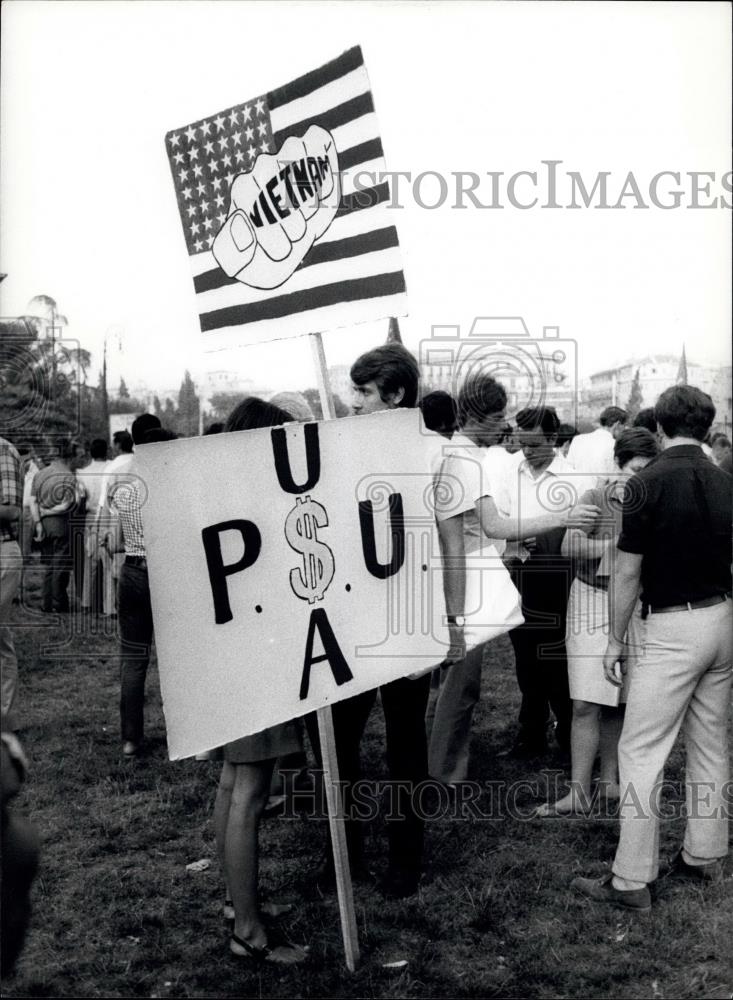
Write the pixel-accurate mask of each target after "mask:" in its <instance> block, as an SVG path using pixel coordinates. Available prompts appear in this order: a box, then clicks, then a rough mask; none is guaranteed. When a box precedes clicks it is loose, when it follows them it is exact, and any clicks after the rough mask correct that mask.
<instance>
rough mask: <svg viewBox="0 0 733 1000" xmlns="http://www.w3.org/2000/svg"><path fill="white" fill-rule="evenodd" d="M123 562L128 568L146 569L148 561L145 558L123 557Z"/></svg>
mask: <svg viewBox="0 0 733 1000" xmlns="http://www.w3.org/2000/svg"><path fill="white" fill-rule="evenodd" d="M125 562H126V563H128V565H130V566H142V567H143V568H144V569H147V568H148V560H147V558H146V557H145V556H125Z"/></svg>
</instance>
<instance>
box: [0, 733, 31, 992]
mask: <svg viewBox="0 0 733 1000" xmlns="http://www.w3.org/2000/svg"><path fill="white" fill-rule="evenodd" d="M0 725H1V726H2V735H1V736H0V791H1V792H2V845H3V849H2V890H1V891H0V908H1V909H2V915H3V919H2V924H1V925H0V926H1V927H2V935H1V941H2V950H1V954H0V966H1V967H2V975H3V976H8V975H10V973H11V972H12V971H13V968H14V966H15V962H16V959H17V958H18V955H19V954H20V952H21V951H22V949H23V943H24V941H25V936H26V932H27V930H28V924H29V921H30V916H31V902H30V889H31V884H32V882H33V879H34V878H35V876H36V872H37V870H38V858H39V855H40V838H39V836H38V832H37V831H36V829H35V827H33V826H31V824H30V823H29V822H28V820H27V819H25V818H24V817H23V816H20V815H19V814H18V813H17V812H15V810H13V809H10V808H9V806H10V803H11V802H12V800H13V799H14V798H15V796H16V795H17V794H18V792H19V791H20V789H21V786H22V784H23V781H24V780H25V775H26V771H27V769H28V762H27V761H26V759H25V755H24V753H23V750H22V748H21V746H20V743H19V742H18V740H17V739H16V737H15V736H14V735H13V733H12V732H11V731H10V729H9V726H8V722H7V719H6V718H5V716H4V715H3V717H2V722H1V723H0Z"/></svg>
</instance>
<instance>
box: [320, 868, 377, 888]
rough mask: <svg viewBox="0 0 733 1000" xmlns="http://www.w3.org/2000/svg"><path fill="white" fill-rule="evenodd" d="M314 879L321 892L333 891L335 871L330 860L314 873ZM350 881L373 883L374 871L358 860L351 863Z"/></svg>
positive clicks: (364, 883) (365, 883)
mask: <svg viewBox="0 0 733 1000" xmlns="http://www.w3.org/2000/svg"><path fill="white" fill-rule="evenodd" d="M315 881H316V885H317V886H318V888H319V889H320V891H321V892H334V891H335V889H336V872H335V870H334V867H333V861H332V860H329V861H326V862H324V863H323V864H322V865H321V867H320V868H319V869H318V872H317V874H316V879H315ZM351 881H352V882H358V883H360V884H361V885H374V884H375V882H376V878H375V877H374V872H373V871H371V869H370V868H368V867H367V865H366V864H365V863H364V862H363V861H359V862H357V864H355V865H351Z"/></svg>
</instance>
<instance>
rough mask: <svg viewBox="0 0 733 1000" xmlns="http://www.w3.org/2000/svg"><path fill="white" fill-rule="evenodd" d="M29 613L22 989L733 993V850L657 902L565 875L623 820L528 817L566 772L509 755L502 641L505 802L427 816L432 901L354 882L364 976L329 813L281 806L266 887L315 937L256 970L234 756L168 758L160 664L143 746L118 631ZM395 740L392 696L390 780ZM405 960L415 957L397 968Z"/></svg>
mask: <svg viewBox="0 0 733 1000" xmlns="http://www.w3.org/2000/svg"><path fill="white" fill-rule="evenodd" d="M30 601H31V606H32V605H33V604H34V603H35V600H34V597H33V591H32V590H31V599H30ZM16 620H17V623H18V627H17V628H16V630H15V635H16V645H17V648H18V653H19V661H20V670H21V686H20V698H21V710H22V719H23V726H22V734H21V735H22V739H23V742H24V746H25V749H26V752H27V754H28V756H29V758H30V761H31V769H30V774H29V779H28V781H27V784H26V787H25V789H24V791H23V793H22V796H21V800H20V801H19V802H18V803H17V804H16V808H17V809H20V810H23V811H25V812H26V813H27V814H28V815H29V816H30V818H31V819H32V820H33V821H34V822H35V824H36V825H37V826H38V828H39V830H40V831H41V834H42V837H43V844H44V846H43V858H42V868H41V873H40V875H39V877H38V879H37V880H36V883H35V886H34V891H33V903H34V914H33V920H32V925H31V930H30V933H29V936H28V940H27V943H26V948H25V951H24V954H23V955H22V957H21V959H20V961H19V963H18V967H17V969H16V972H15V974H14V975H13V976H11V977H9V978H8V979H6V980H4V983H3V986H4V989H3V994H4V996H7V997H25V996H58V997H137V996H143V997H446V996H450V997H537V998H545V997H629V998H632V997H634V998H635V997H639V998H641V997H654V998H656V997H665V998H673V997H710V998H714V997H730V996H731V994H732V993H733V969H732V967H731V954H732V953H733V948H731V942H732V941H733V893H732V892H731V889H732V888H733V879H732V878H731V876H730V866H729V869H728V875H727V878H726V880H725V882H724V883H723V884H722V885H718V886H713V887H709V888H700V887H696V886H694V885H690V884H689V883H684V882H674V881H672V880H668V881H666V882H664V883H663V884H662V885H661V887H660V889H659V897H658V900H657V902H656V904H655V907H654V909H653V912H652V915H651V916H637V917H634V916H632V915H627V914H624V913H617V912H607V913H606V912H597V911H596V910H595V909H593V908H592V906H591V905H590V904H588V903H587V902H584V901H583V900H581V899H579V898H576V897H575V896H574V895H573V894H572V893H571V891H570V890H569V888H568V885H569V882H570V880H571V878H573V876H574V875H576V874H579V873H586V874H593V873H598V874H600V873H602V872H603V871H605V870H606V866H607V864H608V863H609V862H610V860H611V859H612V857H613V850H614V845H615V840H616V833H617V824H616V823H615V821H613V820H612V819H604V818H597V819H595V820H585V819H564V820H557V819H555V820H544V821H543V820H528V819H525V818H522V815H521V814H522V813H524V814H525V815H526V813H527V812H528V811H529V808H528V807H529V806H531V805H532V804H533V803H536V802H538V801H542V800H544V798H545V795H546V793H547V788H548V786H549V787H550V788H552V787H553V785H555V784H557V783H558V782H560V783H561V782H562V777H563V776H562V775H561V774H560V775H558V773H557V771H558V770H559V767H558V765H553V763H552V761H548V762H547V763H546V767H547V770H545V771H543V772H529V771H528V770H527V766H526V765H518V764H514V763H509V762H506V761H502V760H500V759H497V756H496V754H497V751H499V750H500V749H501V748H503V747H504V746H505V745H506V744H507V743H508V742H509V740H510V738H511V734H512V720H513V718H514V715H515V711H516V704H517V692H516V685H515V682H514V675H513V656H512V652H511V646H510V644H509V642H508V641H504V640H502V641H499V642H497V643H495V644H493V647H492V648H491V649H490V652H489V654H488V655H487V657H486V661H485V665H484V697H483V701H482V704H481V706H480V709H479V711H478V714H477V719H476V726H475V739H474V746H473V774H472V777H473V778H475V779H476V781H479V782H492V783H493V784H492V785H491V786H486V787H485V789H484V794H483V795H482V797H481V799H480V800H479V801H478V803H477V805H478V809H479V810H480V811H481V813H482V814H488V813H491V815H492V816H493V818H481V817H479V816H476V815H473V816H472V815H470V812H471V810H470V809H468V808H467V812H468V813H469V815H467V816H466V817H465V818H463V819H455V818H451V817H450V816H446V817H443V818H440V819H436V820H435V821H433V822H431V823H429V825H428V835H427V859H426V860H427V869H426V873H425V876H424V879H423V881H422V884H421V888H420V891H419V893H418V895H417V896H415V897H414V898H412V899H409V900H406V901H402V902H385V900H384V899H383V898H382V896H381V895H380V894H379V893H378V892H377V890H376V889H372V888H364V887H361V886H357V887H356V889H355V894H356V907H357V917H358V925H359V932H360V941H361V948H362V953H363V961H362V965H361V967H360V969H359V970H358V971H357V972H356V973H355V974H353V975H351V974H349V973H348V972H347V971H346V969H345V966H344V963H343V957H342V950H341V942H340V933H339V924H338V911H337V906H336V901H335V897H333V896H321V895H320V894H319V893H317V892H316V891H315V888H314V885H313V881H312V873H313V871H314V870H315V868H316V866H317V865H318V863H319V862H320V860H321V856H322V851H323V843H324V836H325V823H324V822H323V821H322V820H317V819H315V820H314V819H311V820H307V819H305V818H303V817H300V816H299V817H298V818H295V819H271V820H268V821H266V822H265V824H264V826H263V830H262V838H261V839H262V859H263V860H262V882H263V885H264V888H265V891H266V893H267V894H268V895H270V896H275V897H277V898H278V899H286V900H290V901H292V902H294V903H295V904H296V908H295V911H294V914H293V915H292V917H291V918H290V919H289V922H288V923H287V924H286V928H287V931H288V933H289V934H290V936H291V937H292V939H293V940H295V941H299V942H301V943H306V942H307V943H309V944H310V946H311V961H310V963H309V965H308V966H306V967H305V968H297V969H283V968H280V967H273V966H268V965H266V966H264V967H258V968H253V967H252V966H251V965H248V964H245V963H243V962H241V961H239V962H238V961H237V960H236V959H234V958H231V957H230V956H229V953H228V948H227V937H226V931H225V927H224V924H223V922H222V920H221V916H220V909H221V903H222V883H221V878H220V874H219V871H218V866H217V864H216V859H215V849H214V833H213V826H212V821H211V815H212V807H213V801H214V794H215V790H216V783H217V779H218V769H219V765H217V764H215V763H213V762H195V761H184V762H178V763H170V762H168V760H167V757H166V743H165V728H164V722H163V717H162V712H161V707H160V697H159V691H158V678H157V671H156V670H155V669H154V668H151V671H150V674H149V679H148V706H147V735H148V743H147V749H146V753H145V754H144V755H143V756H141V757H140V758H139V759H137V760H132V761H128V760H123V759H122V758H121V756H120V740H119V716H118V707H117V706H118V697H119V687H118V678H117V671H118V663H117V658H116V655H115V654H116V642H115V638H114V636H113V635H106V636H105V635H91V634H89V633H88V632H87V634H84V635H76V636H71V637H70V636H69V635H68V634H67V633H65V632H64V630H63V628H62V627H61V626H56V627H50V626H49V625H48V624H43V622H44V620H43V619H42V618H41V617H40V616H39V615H38V614H37V613H35V612H31V611H30V610H29V609H28V608H18V609H16ZM70 625H71V619H69V620H68V621H67V622H66V623H65V627H66V628H67V629H68V628H70ZM382 737H383V730H382V721H381V713H380V711H379V710H378V707H377V710H375V711H374V713H373V715H372V718H371V720H370V725H369V729H368V732H367V737H366V739H365V742H364V760H365V771H366V773H367V775H368V776H370V777H375V778H378V777H386V771H385V762H384V755H383V743H382ZM681 764H682V758H681V753H680V751H679V749H677V750H676V751H675V753H674V755H673V758H672V761H671V763H670V767H669V769H668V773H667V777H668V779H670V780H671V783H672V784H671V786H670V789H669V795H668V801H667V806H668V807H669V811H670V812H675V811H676V812H677V813H679V809H678V808H677V809H676V810H675V808H674V807H675V805H677V806H678V805H679V803H678V801H677V800H678V798H679V796H678V795H676V793H675V789H674V783H675V782H678V781H679V779H680V777H681ZM524 779H526V781H524ZM520 781H524V784H522V785H519V786H517V785H516V784H514V785H513V784H512V783H517V782H520ZM502 783H503V784H502ZM509 789H511V791H509ZM491 803H493V807H491ZM509 805H511V806H512V808H509ZM473 812H474V813H475V812H476V810H475V809H474V810H473ZM509 813H511V814H512V815H509ZM681 831H682V821H681V820H680V819H679V818H672V819H670V820H668V821H666V822H664V823H663V825H662V855H663V857H669V856H671V854H672V853H673V851H674V850H675V848H676V846H677V844H678V843H679V840H680V837H681ZM367 846H368V860H369V861H370V863H371V864H373V867H374V868H375V869H377V870H381V869H382V868H383V866H384V863H385V855H386V851H385V837H384V830H383V826H382V824H381V823H380V822H379V821H377V822H376V823H375V824H373V825H372V827H371V828H370V830H369V836H368V840H367ZM201 858H210V859H212V864H211V866H210V867H209V868H208V869H207V870H206V871H203V872H199V873H192V872H189V871H187V870H186V865H187V864H189V863H190V862H192V861H196V860H197V859H201ZM400 960H405V961H406V962H407V965H406V966H404V967H402V968H401V969H399V970H394V969H392V970H390V969H387V968H385V965H387V964H388V963H393V962H396V961H400Z"/></svg>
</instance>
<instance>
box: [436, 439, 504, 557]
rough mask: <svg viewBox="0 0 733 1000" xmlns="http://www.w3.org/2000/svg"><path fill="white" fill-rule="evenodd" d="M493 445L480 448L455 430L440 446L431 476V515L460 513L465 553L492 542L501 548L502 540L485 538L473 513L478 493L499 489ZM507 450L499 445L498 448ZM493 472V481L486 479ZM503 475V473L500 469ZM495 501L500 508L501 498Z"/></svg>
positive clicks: (498, 462) (440, 516) (497, 460)
mask: <svg viewBox="0 0 733 1000" xmlns="http://www.w3.org/2000/svg"><path fill="white" fill-rule="evenodd" d="M493 450H494V449H486V448H480V447H479V446H478V445H476V444H474V443H473V441H471V440H470V439H469V438H467V437H465V436H464V435H463V434H455V435H454V436H453V438H452V439H451V440H450V441H446V442H445V445H444V447H443V455H442V462H440V465H439V468H438V471H437V474H436V476H435V516H436V518H437V519H438V521H445V520H447V519H448V518H449V517H454V516H456V515H457V514H462V515H463V537H464V546H465V552H466V555H469V554H471V553H476V552H478V551H479V550H481V549H485V548H487V547H488V546H489V545H491V544H493V545H494V546H495V547H496V548H497V550H498V551H499V553H500V554H501V552H502V551H503V549H504V544H505V543H504V541H503V540H498V539H497V540H492V539H489V538H487V537H486V536H485V535H484V533H483V532H482V530H481V524H480V522H479V519H478V514H477V513H476V503H477V501H478V500H480V498H481V497H486V496H492V497H496V496H500V495H501V490H502V489H503V485H502V483H500V482H499V478H500V473H499V468H500V466H501V464H502V459H501V458H499V457H497V456H496V455H492V456H491V457H490V458H489V459H488V469H487V465H486V462H487V455H488V452H489V451H493ZM498 450H499V451H501V452H503V454H504V455H506V454H507V453H506V452H505V451H504V449H503V448H500V449H498ZM492 472H493V474H494V475H495V477H496V479H497V482H495V483H494V484H492V483H491V481H490V474H491V473H492ZM501 476H502V477H503V473H501ZM495 502H496V505H497V507H498V508H499V509H501V504H502V503H504V501H503V500H499V499H496V498H495Z"/></svg>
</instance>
